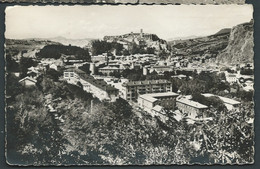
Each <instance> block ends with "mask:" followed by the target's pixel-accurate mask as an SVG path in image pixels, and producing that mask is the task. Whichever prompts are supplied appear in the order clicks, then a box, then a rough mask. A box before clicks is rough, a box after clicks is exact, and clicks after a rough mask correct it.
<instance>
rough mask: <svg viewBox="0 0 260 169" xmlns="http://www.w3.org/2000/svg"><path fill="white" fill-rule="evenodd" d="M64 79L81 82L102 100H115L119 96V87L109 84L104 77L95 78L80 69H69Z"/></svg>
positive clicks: (75, 83)
mask: <svg viewBox="0 0 260 169" xmlns="http://www.w3.org/2000/svg"><path fill="white" fill-rule="evenodd" d="M63 77H64V79H65V80H66V81H67V82H68V83H71V84H74V85H77V84H78V83H80V84H81V85H82V87H83V90H85V91H86V92H89V93H92V94H93V96H94V97H97V98H98V99H99V100H101V101H103V100H104V101H110V102H114V101H116V99H118V98H119V91H118V89H116V88H114V87H112V86H111V85H108V84H107V83H106V82H105V81H104V80H103V79H95V78H94V77H93V76H91V75H87V74H86V73H85V72H84V71H82V70H79V69H67V70H65V71H64V73H63Z"/></svg>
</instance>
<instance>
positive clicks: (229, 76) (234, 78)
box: [225, 72, 237, 84]
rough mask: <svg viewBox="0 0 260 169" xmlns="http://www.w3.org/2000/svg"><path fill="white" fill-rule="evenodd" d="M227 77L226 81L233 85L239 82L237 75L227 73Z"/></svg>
mask: <svg viewBox="0 0 260 169" xmlns="http://www.w3.org/2000/svg"><path fill="white" fill-rule="evenodd" d="M225 76H226V81H227V82H228V83H231V84H232V83H235V82H237V75H236V74H232V73H228V72H225Z"/></svg>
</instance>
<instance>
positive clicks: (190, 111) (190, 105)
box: [176, 98, 208, 118]
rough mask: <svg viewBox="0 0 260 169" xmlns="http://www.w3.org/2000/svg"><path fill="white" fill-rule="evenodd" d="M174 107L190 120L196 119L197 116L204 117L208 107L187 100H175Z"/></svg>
mask: <svg viewBox="0 0 260 169" xmlns="http://www.w3.org/2000/svg"><path fill="white" fill-rule="evenodd" d="M176 107H177V108H178V109H179V110H181V111H182V113H183V114H184V115H187V116H189V117H191V118H196V117H199V116H202V117H205V116H206V115H205V110H206V109H208V106H206V105H203V104H201V103H199V102H195V101H192V100H189V99H187V98H181V99H177V101H176Z"/></svg>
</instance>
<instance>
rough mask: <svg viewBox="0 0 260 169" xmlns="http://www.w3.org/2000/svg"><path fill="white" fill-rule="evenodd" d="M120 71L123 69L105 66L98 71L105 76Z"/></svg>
mask: <svg viewBox="0 0 260 169" xmlns="http://www.w3.org/2000/svg"><path fill="white" fill-rule="evenodd" d="M122 71H123V69H121V68H118V67H114V66H106V67H102V68H99V69H98V72H99V73H102V74H104V75H106V76H108V75H110V74H111V73H115V72H122Z"/></svg>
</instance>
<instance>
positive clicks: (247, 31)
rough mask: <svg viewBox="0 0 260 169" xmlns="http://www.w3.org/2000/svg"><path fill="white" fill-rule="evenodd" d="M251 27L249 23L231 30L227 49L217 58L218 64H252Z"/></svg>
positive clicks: (252, 40)
mask: <svg viewBox="0 0 260 169" xmlns="http://www.w3.org/2000/svg"><path fill="white" fill-rule="evenodd" d="M253 25H254V23H253V21H251V22H249V23H244V24H240V25H237V26H235V27H233V28H232V29H231V33H230V37H229V41H228V45H227V47H226V48H225V49H224V50H223V51H222V52H221V53H220V54H219V55H218V56H217V61H218V62H221V63H234V64H236V63H247V62H251V63H252V62H253V56H254V51H253V47H254V39H253V32H254V31H253Z"/></svg>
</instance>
